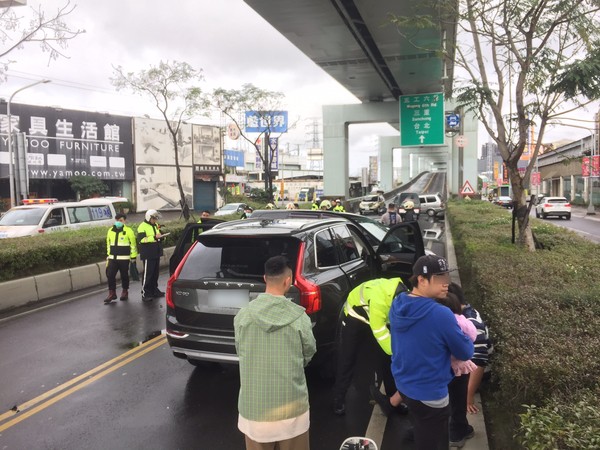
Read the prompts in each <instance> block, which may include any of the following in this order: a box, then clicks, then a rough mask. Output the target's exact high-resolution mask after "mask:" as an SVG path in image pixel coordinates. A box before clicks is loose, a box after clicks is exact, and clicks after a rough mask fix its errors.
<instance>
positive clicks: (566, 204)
mask: <svg viewBox="0 0 600 450" xmlns="http://www.w3.org/2000/svg"><path fill="white" fill-rule="evenodd" d="M563 206H566V207H567V208H570V207H571V204H570V203H565V204H564V205H563Z"/></svg>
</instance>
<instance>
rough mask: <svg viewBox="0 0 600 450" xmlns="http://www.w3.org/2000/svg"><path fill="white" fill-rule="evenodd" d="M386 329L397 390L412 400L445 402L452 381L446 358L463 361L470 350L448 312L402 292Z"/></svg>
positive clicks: (426, 299) (469, 340) (469, 357)
mask: <svg viewBox="0 0 600 450" xmlns="http://www.w3.org/2000/svg"><path fill="white" fill-rule="evenodd" d="M390 326H391V333H392V373H393V375H394V379H395V381H396V386H397V387H398V390H399V391H400V392H401V393H403V394H405V395H407V396H408V397H410V398H412V399H413V400H421V401H433V400H439V399H442V398H445V397H446V396H447V395H448V383H450V381H452V378H453V377H454V374H453V373H452V369H451V368H450V355H454V357H456V358H458V359H460V360H463V361H466V360H469V359H471V357H472V356H473V350H474V347H473V342H471V339H469V337H468V336H466V335H465V334H464V333H463V332H462V330H461V329H460V328H459V326H458V323H457V321H456V318H455V317H454V314H453V313H452V311H450V309H449V308H448V307H446V306H443V305H441V304H439V303H437V302H436V301H435V300H433V299H431V298H427V297H417V296H412V295H409V293H407V292H402V293H401V294H400V295H399V296H398V297H396V298H395V299H394V301H393V303H392V308H391V309H390Z"/></svg>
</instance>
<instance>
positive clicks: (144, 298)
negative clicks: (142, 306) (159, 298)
mask: <svg viewBox="0 0 600 450" xmlns="http://www.w3.org/2000/svg"><path fill="white" fill-rule="evenodd" d="M152 300H154V297H146V296H145V295H142V301H143V302H151V301H152Z"/></svg>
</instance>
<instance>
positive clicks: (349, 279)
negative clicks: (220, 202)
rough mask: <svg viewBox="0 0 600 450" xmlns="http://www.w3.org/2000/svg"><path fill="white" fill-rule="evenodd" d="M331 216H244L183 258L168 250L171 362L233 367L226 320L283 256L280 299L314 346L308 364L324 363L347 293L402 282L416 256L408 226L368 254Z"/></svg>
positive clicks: (204, 236)
mask: <svg viewBox="0 0 600 450" xmlns="http://www.w3.org/2000/svg"><path fill="white" fill-rule="evenodd" d="M315 212H316V211H315ZM335 214H336V213H332V215H333V216H327V217H324V216H315V215H313V216H312V217H307V216H305V217H286V218H282V219H277V218H271V219H268V218H265V217H254V216H252V217H251V218H250V219H246V220H236V221H231V222H225V223H221V224H217V225H216V226H214V227H213V228H212V229H210V230H206V231H203V232H202V233H201V234H199V235H197V238H196V241H195V242H194V243H193V244H192V245H191V249H190V250H189V251H188V252H187V253H185V256H183V257H181V255H182V254H183V252H182V251H179V252H178V249H177V248H176V249H175V254H174V258H175V255H179V256H178V257H177V258H181V259H180V260H172V261H171V263H172V264H171V267H176V269H175V270H174V272H173V274H172V276H171V278H170V279H169V282H168V284H167V294H166V300H167V311H166V318H167V331H166V332H167V339H168V342H169V345H170V346H171V350H172V352H173V354H174V355H175V356H177V357H179V358H185V359H187V360H188V361H189V362H190V363H191V364H194V365H195V364H198V362H199V361H217V362H230V363H236V362H237V360H238V358H237V355H236V353H235V344H234V335H233V318H234V316H235V315H236V313H237V311H238V310H239V309H240V308H241V307H243V306H244V305H246V304H248V302H249V301H251V300H252V299H253V298H255V297H256V296H257V295H258V294H259V293H261V292H264V289H265V284H264V280H263V275H264V263H265V261H266V260H267V259H268V258H269V257H271V256H274V255H285V256H286V257H287V258H288V259H289V261H290V263H291V265H292V267H293V273H294V283H293V286H292V288H291V289H290V291H289V293H288V294H287V297H289V298H290V300H291V301H293V302H295V303H298V304H300V305H302V306H303V307H304V308H306V313H307V314H308V315H309V316H310V318H311V321H312V323H313V331H314V334H315V338H316V339H317V346H318V353H317V357H315V364H317V365H319V364H321V363H323V362H327V361H329V362H331V361H332V360H333V358H332V357H331V351H333V350H334V348H335V346H336V340H337V339H338V336H339V331H340V326H341V320H342V318H343V312H342V306H343V304H344V302H345V301H346V297H347V295H348V293H349V292H350V291H351V290H352V289H353V288H354V287H356V286H357V285H359V284H360V283H362V282H363V281H366V280H368V279H372V278H376V277H381V276H385V277H394V276H400V277H402V279H403V280H404V281H406V282H407V281H408V278H409V276H410V275H411V274H412V266H413V264H414V261H415V260H416V259H417V258H419V257H420V256H422V255H423V254H424V247H423V239H422V237H421V230H420V228H419V225H418V223H416V222H411V223H401V224H398V225H396V226H394V227H392V228H391V229H390V230H389V231H388V232H387V234H386V235H385V237H384V238H383V240H382V241H381V242H380V245H379V247H378V248H377V250H374V249H373V247H372V246H371V245H370V244H369V241H368V239H367V238H366V237H365V235H364V234H363V231H362V229H361V228H360V227H359V226H357V225H356V224H355V223H353V222H351V221H350V220H347V219H345V218H344V217H342V216H340V215H339V214H338V215H337V216H335ZM357 217H361V216H357ZM198 226H202V224H190V225H188V227H186V232H188V233H191V232H193V230H194V229H195V228H196V227H198ZM190 240H191V235H190V239H188V238H187V237H185V236H182V238H181V239H180V243H181V245H188V242H189V241H190ZM178 246H179V245H178Z"/></svg>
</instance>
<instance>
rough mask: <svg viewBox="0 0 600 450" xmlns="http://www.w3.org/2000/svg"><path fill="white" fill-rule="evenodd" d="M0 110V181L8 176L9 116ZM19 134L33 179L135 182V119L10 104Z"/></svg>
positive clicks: (14, 140) (13, 125)
mask: <svg viewBox="0 0 600 450" xmlns="http://www.w3.org/2000/svg"><path fill="white" fill-rule="evenodd" d="M2 108H3V109H2V110H1V111H0V176H1V177H4V178H5V177H8V162H9V151H8V120H9V118H8V116H7V115H6V105H3V107H2ZM10 121H11V128H12V132H13V140H12V141H13V151H17V150H16V147H15V142H16V139H14V137H15V133H24V135H25V147H26V149H25V150H26V154H27V159H26V161H27V172H28V177H29V178H30V179H69V178H71V177H73V176H78V175H87V176H93V177H97V178H100V179H102V180H133V152H132V139H131V118H130V117H124V116H113V115H110V114H104V113H91V112H86V111H74V110H65V109H58V108H49V107H38V106H30V105H11V116H10Z"/></svg>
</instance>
